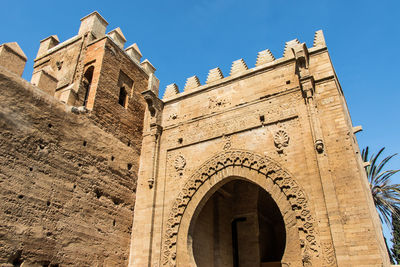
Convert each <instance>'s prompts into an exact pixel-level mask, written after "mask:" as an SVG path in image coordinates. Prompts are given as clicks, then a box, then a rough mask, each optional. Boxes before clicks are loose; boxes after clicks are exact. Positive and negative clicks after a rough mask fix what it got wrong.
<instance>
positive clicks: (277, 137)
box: [274, 130, 289, 154]
mask: <svg viewBox="0 0 400 267" xmlns="http://www.w3.org/2000/svg"><path fill="white" fill-rule="evenodd" d="M274 144H275V147H276V151H277V152H278V153H279V154H281V153H283V148H285V147H287V146H288V145H289V135H288V134H287V133H286V132H285V131H284V130H278V131H277V132H276V133H275V134H274Z"/></svg>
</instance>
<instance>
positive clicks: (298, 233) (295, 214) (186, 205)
mask: <svg viewBox="0 0 400 267" xmlns="http://www.w3.org/2000/svg"><path fill="white" fill-rule="evenodd" d="M233 177H240V178H242V179H246V180H248V181H250V182H253V183H255V184H257V185H259V186H261V187H262V188H264V189H265V190H266V191H267V192H268V193H269V194H271V196H272V198H273V199H274V200H275V202H276V203H277V205H278V207H279V209H280V211H281V213H282V216H283V218H284V221H285V228H286V231H287V233H288V234H287V240H286V244H287V245H286V250H285V254H284V256H283V259H282V264H283V266H285V264H287V265H288V266H289V264H296V263H297V264H301V262H299V261H302V264H308V263H309V264H311V263H316V262H318V261H319V254H320V252H319V251H320V245H319V241H318V239H317V237H316V229H315V227H314V225H315V223H314V218H313V215H312V212H311V210H310V207H309V203H308V198H307V195H306V193H305V192H304V190H303V189H302V188H301V187H300V186H299V185H298V183H297V182H296V181H295V180H294V179H293V177H292V175H291V174H290V173H289V172H288V171H287V170H285V169H284V168H282V167H281V166H280V165H279V164H278V163H276V162H275V161H273V160H272V159H270V158H268V157H266V156H262V155H259V154H257V153H254V152H250V151H244V150H231V151H224V152H222V153H219V154H217V155H214V156H213V157H212V158H211V159H209V160H207V161H206V162H205V163H204V164H202V165H201V167H200V168H198V169H197V170H196V171H195V172H194V173H193V174H192V175H191V176H190V178H189V179H188V181H187V182H186V183H185V186H184V187H183V188H182V190H181V191H180V192H179V194H178V196H177V198H176V199H175V201H174V203H173V205H172V208H171V210H170V213H169V217H168V220H167V224H166V230H165V234H164V238H163V260H162V264H163V266H175V265H176V263H177V259H179V257H185V255H191V253H190V251H188V250H190V248H187V247H186V246H185V245H184V244H185V243H187V242H188V240H187V238H188V231H189V229H188V228H189V224H190V223H184V224H182V223H181V222H182V220H185V221H188V222H190V220H191V218H192V217H193V216H196V214H195V213H196V208H197V206H198V205H199V203H200V202H201V201H202V199H203V198H205V197H206V196H209V195H211V194H212V193H213V192H215V191H216V188H218V187H219V186H218V185H220V184H221V183H225V182H227V181H229V180H231V179H233ZM177 240H179V242H181V243H182V244H183V245H180V246H179V248H178V247H177ZM184 241H185V242H184ZM299 254H300V255H301V256H300V255H299ZM332 259H333V261H334V256H332ZM188 260H190V259H188ZM191 260H192V259H191Z"/></svg>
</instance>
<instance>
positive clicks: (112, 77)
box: [31, 11, 159, 145]
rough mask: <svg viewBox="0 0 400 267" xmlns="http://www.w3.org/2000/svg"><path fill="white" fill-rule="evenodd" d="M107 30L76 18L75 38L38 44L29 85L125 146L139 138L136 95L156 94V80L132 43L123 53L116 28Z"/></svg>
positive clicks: (94, 17)
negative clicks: (88, 116) (86, 115)
mask: <svg viewBox="0 0 400 267" xmlns="http://www.w3.org/2000/svg"><path fill="white" fill-rule="evenodd" d="M107 25H108V22H107V21H106V20H105V19H104V18H103V17H102V16H101V15H100V14H99V13H97V12H96V11H95V12H93V13H91V14H89V15H87V16H85V17H84V18H82V19H81V25H80V28H79V31H78V34H77V35H76V36H74V37H72V38H70V39H68V40H66V41H64V42H62V43H59V41H58V38H57V36H56V35H52V36H50V37H47V38H45V39H43V40H42V41H40V47H39V51H38V54H37V56H36V59H35V60H34V62H35V64H34V70H33V75H32V79H31V83H32V84H34V85H36V86H37V87H39V88H41V89H42V90H43V91H45V92H47V93H48V94H50V95H52V96H54V97H55V98H56V99H58V100H59V101H61V102H64V103H66V104H67V105H69V106H74V107H75V109H74V110H75V111H77V112H86V111H91V113H92V116H93V118H94V119H95V120H96V121H97V122H98V123H99V124H100V125H102V127H104V128H106V129H107V130H108V131H109V132H112V134H114V135H117V136H119V137H120V138H121V139H124V141H125V142H127V143H129V142H131V141H132V139H134V138H135V137H134V136H138V135H140V134H141V121H142V119H143V112H144V110H143V107H142V106H143V103H144V100H143V98H142V96H141V95H140V92H142V91H144V90H146V89H147V88H149V89H150V90H153V91H154V92H155V93H156V94H157V93H158V84H159V81H158V79H157V78H156V77H155V75H154V72H155V68H154V67H153V65H152V64H151V63H150V62H149V61H148V60H147V59H146V60H144V61H142V62H140V60H141V58H142V54H141V52H140V50H139V47H138V46H137V44H136V43H135V44H133V45H131V46H129V47H128V48H126V49H124V45H125V42H126V39H125V36H124V35H123V33H122V31H121V29H120V28H116V29H114V30H112V31H110V32H109V33H107V34H106V33H105V32H106V27H107ZM115 84H116V85H117V86H115ZM148 86H149V87H148ZM132 121H135V123H134V124H136V125H137V127H136V128H134V129H132ZM116 125H118V127H116ZM139 145H140V143H139Z"/></svg>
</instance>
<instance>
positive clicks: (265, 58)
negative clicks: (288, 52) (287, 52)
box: [256, 49, 275, 67]
mask: <svg viewBox="0 0 400 267" xmlns="http://www.w3.org/2000/svg"><path fill="white" fill-rule="evenodd" d="M274 60H275V57H274V55H273V54H272V53H271V51H270V50H269V49H266V50H264V51H261V52H258V55H257V63H256V67H258V66H261V65H264V64H266V63H268V62H272V61H274Z"/></svg>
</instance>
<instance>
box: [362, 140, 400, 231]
mask: <svg viewBox="0 0 400 267" xmlns="http://www.w3.org/2000/svg"><path fill="white" fill-rule="evenodd" d="M384 150H385V148H384V147H383V148H381V149H380V150H379V151H378V153H377V154H376V155H371V156H370V157H369V148H368V147H366V148H365V149H363V151H362V153H361V157H362V159H363V160H364V162H369V163H370V164H369V165H368V166H366V167H365V172H366V174H367V177H368V182H369V186H370V189H371V193H372V198H373V200H374V203H375V207H376V209H377V210H378V213H379V217H380V219H381V221H382V222H385V223H386V224H387V225H388V226H390V227H391V226H392V224H391V222H390V221H391V218H392V217H396V218H399V219H400V184H392V183H391V181H390V178H391V177H392V176H393V175H394V174H396V173H397V172H399V171H400V170H385V171H384V167H385V166H386V164H387V163H388V162H389V161H390V160H391V159H392V158H393V157H394V156H396V155H397V154H393V155H390V156H388V157H386V158H384V159H383V160H382V161H380V162H379V156H380V155H381V154H382V152H383V151H384Z"/></svg>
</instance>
